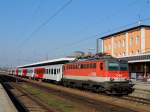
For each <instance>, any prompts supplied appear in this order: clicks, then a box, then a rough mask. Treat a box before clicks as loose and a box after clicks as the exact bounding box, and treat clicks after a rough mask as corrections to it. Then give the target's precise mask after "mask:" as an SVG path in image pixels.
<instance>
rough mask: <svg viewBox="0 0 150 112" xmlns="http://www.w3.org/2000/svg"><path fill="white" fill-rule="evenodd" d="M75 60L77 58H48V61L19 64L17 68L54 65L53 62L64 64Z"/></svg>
mask: <svg viewBox="0 0 150 112" xmlns="http://www.w3.org/2000/svg"><path fill="white" fill-rule="evenodd" d="M73 60H75V58H58V59H52V60H46V61H41V62H36V63H31V64H26V65H21V66H18V67H17V68H25V67H36V66H46V65H52V64H64V63H67V62H70V61H73Z"/></svg>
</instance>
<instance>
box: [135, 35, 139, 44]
mask: <svg viewBox="0 0 150 112" xmlns="http://www.w3.org/2000/svg"><path fill="white" fill-rule="evenodd" d="M138 43H139V36H137V37H136V44H138Z"/></svg>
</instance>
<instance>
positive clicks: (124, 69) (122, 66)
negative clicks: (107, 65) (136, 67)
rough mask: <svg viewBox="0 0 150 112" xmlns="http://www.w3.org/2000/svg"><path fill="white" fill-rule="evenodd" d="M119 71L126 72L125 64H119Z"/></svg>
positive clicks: (126, 66) (126, 65)
mask: <svg viewBox="0 0 150 112" xmlns="http://www.w3.org/2000/svg"><path fill="white" fill-rule="evenodd" d="M120 70H122V71H126V70H128V64H127V63H121V64H120Z"/></svg>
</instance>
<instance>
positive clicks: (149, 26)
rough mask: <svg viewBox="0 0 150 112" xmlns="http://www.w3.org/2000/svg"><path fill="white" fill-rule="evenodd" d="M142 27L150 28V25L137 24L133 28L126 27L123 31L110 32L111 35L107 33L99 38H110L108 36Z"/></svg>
mask: <svg viewBox="0 0 150 112" xmlns="http://www.w3.org/2000/svg"><path fill="white" fill-rule="evenodd" d="M142 27H148V28H150V25H138V26H135V27H132V28H128V29H125V30H122V31H118V32H115V33H112V34H109V35H106V36H102V37H101V38H99V39H105V38H108V37H111V36H114V35H118V34H121V33H124V32H128V31H131V30H134V29H138V28H142Z"/></svg>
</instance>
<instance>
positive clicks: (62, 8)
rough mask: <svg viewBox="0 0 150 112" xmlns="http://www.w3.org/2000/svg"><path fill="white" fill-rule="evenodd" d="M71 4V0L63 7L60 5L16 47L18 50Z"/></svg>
mask: <svg viewBox="0 0 150 112" xmlns="http://www.w3.org/2000/svg"><path fill="white" fill-rule="evenodd" d="M71 2H72V0H68V1H67V2H66V3H65V4H64V5H62V6H61V7H60V8H59V9H58V10H57V11H56V12H55V13H53V14H52V15H51V16H50V17H49V18H48V19H47V20H45V21H44V22H42V23H41V24H40V25H39V26H38V27H37V28H35V30H33V31H32V32H31V33H30V35H29V36H28V37H27V38H25V39H24V40H23V41H22V43H21V44H20V45H19V46H18V48H20V47H23V45H24V43H26V42H27V41H29V39H31V38H32V37H33V35H35V34H36V33H37V32H38V31H39V30H40V29H41V28H42V27H44V26H45V25H47V24H48V23H49V22H50V21H51V20H52V19H54V18H55V17H56V16H57V15H58V14H59V13H60V12H62V11H63V10H64V9H65V8H66V7H67V6H68V5H69V4H70V3H71Z"/></svg>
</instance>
